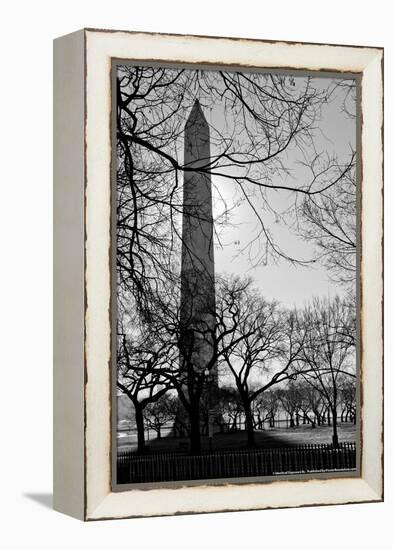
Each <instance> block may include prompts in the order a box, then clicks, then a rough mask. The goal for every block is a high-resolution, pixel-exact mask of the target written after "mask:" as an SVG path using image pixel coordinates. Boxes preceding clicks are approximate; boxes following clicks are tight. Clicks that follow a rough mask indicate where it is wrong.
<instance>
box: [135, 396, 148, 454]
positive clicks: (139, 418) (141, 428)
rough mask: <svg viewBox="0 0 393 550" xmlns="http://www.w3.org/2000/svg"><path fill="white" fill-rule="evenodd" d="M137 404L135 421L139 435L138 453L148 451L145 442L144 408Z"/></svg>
mask: <svg viewBox="0 0 393 550" xmlns="http://www.w3.org/2000/svg"><path fill="white" fill-rule="evenodd" d="M134 406H135V422H136V432H137V437H138V454H143V453H145V452H146V444H145V427H144V423H143V409H142V407H139V406H137V405H134Z"/></svg>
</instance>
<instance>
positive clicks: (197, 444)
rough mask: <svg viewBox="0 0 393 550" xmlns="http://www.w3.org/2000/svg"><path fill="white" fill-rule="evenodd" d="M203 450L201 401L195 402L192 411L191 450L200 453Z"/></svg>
mask: <svg viewBox="0 0 393 550" xmlns="http://www.w3.org/2000/svg"><path fill="white" fill-rule="evenodd" d="M200 450H201V431H200V419H199V403H197V402H196V403H193V406H192V408H191V411H190V451H191V452H192V453H199V452H200Z"/></svg>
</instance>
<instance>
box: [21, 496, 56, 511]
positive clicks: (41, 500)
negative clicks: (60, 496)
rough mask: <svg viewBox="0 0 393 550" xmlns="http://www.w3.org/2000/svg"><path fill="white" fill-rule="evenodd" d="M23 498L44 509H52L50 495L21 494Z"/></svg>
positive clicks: (51, 497)
mask: <svg viewBox="0 0 393 550" xmlns="http://www.w3.org/2000/svg"><path fill="white" fill-rule="evenodd" d="M23 496H24V497H25V498H29V499H30V500H34V502H37V503H38V504H40V505H41V506H43V507H44V508H53V495H52V493H23Z"/></svg>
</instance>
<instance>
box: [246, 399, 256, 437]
mask: <svg viewBox="0 0 393 550" xmlns="http://www.w3.org/2000/svg"><path fill="white" fill-rule="evenodd" d="M243 406H244V413H245V415H246V430H247V447H249V448H253V447H255V434H254V422H253V417H252V412H251V405H250V403H249V402H247V401H245V402H244V404H243Z"/></svg>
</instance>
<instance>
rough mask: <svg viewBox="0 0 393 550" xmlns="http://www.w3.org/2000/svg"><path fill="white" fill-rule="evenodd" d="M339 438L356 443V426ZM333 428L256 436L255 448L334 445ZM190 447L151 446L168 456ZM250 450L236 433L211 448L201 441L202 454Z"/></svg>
mask: <svg viewBox="0 0 393 550" xmlns="http://www.w3.org/2000/svg"><path fill="white" fill-rule="evenodd" d="M338 435H339V439H340V441H346V442H347V441H355V440H356V426H354V425H353V424H343V425H341V426H339V429H338ZM331 438H332V428H331V426H319V427H317V428H315V429H313V428H312V427H311V426H309V425H307V426H298V427H296V428H291V429H283V428H280V429H270V430H263V431H256V432H255V442H256V447H257V448H260V449H272V448H277V447H294V446H297V445H308V444H322V443H331V441H332V439H331ZM187 447H188V439H186V438H174V437H170V436H168V437H163V438H161V439H154V440H151V441H149V442H148V448H149V452H150V453H165V452H179V451H185V450H187ZM245 448H247V433H246V432H245V431H244V430H242V431H233V432H227V433H216V434H214V436H213V439H212V442H211V447H210V442H209V438H208V437H202V450H204V451H208V450H213V451H221V450H236V449H245Z"/></svg>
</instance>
